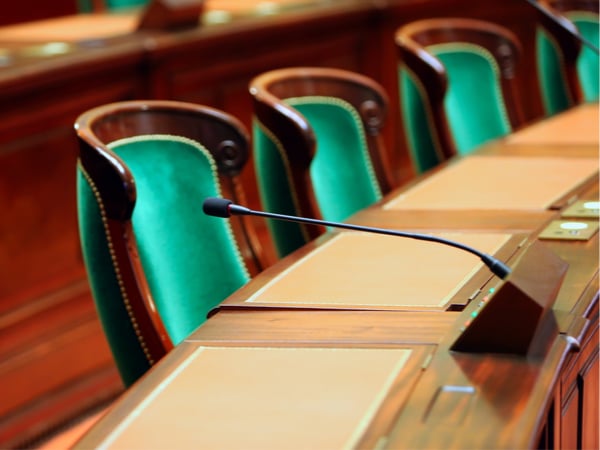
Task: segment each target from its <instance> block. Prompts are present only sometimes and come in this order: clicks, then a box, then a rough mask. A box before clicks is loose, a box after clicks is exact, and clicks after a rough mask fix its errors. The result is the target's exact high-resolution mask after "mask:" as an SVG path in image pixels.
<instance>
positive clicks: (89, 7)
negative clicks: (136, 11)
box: [77, 0, 150, 13]
mask: <svg viewBox="0 0 600 450" xmlns="http://www.w3.org/2000/svg"><path fill="white" fill-rule="evenodd" d="M77 2H78V5H79V11H81V12H84V13H89V12H104V11H118V10H122V9H127V8H137V7H141V6H145V5H147V4H148V3H150V0H77Z"/></svg>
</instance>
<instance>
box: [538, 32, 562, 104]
mask: <svg viewBox="0 0 600 450" xmlns="http://www.w3.org/2000/svg"><path fill="white" fill-rule="evenodd" d="M536 53H537V71H538V77H539V82H540V88H541V92H542V100H543V102H544V109H545V111H546V115H548V116H551V115H553V114H556V113H558V112H560V111H564V110H565V109H567V108H569V106H570V105H571V100H570V99H569V93H568V84H567V80H566V76H565V72H564V69H563V67H564V63H563V61H562V59H561V56H560V49H559V47H558V44H557V43H556V42H554V40H553V39H552V38H551V37H550V36H549V35H548V33H546V32H545V31H544V30H543V29H541V28H539V29H538V30H537V33H536Z"/></svg>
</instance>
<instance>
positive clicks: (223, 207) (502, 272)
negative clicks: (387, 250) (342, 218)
mask: <svg viewBox="0 0 600 450" xmlns="http://www.w3.org/2000/svg"><path fill="white" fill-rule="evenodd" d="M202 210H203V211H204V213H205V214H207V215H209V216H215V217H223V218H228V217H231V216H232V215H233V216H258V217H266V218H269V219H276V220H284V221H287V222H298V223H306V224H309V225H321V226H327V227H334V228H343V229H347V230H354V231H364V232H367V233H377V234H387V235H390V236H399V237H406V238H411V239H417V240H421V241H431V242H439V243H440V244H444V245H449V246H451V247H456V248H459V249H461V250H464V251H467V252H469V253H472V254H474V255H476V256H478V257H479V258H480V259H481V261H483V263H484V264H485V265H486V266H487V267H488V268H489V269H490V271H491V272H492V273H493V274H494V275H496V276H498V277H499V278H501V279H503V280H504V279H506V278H507V277H508V275H509V274H510V272H511V269H510V267H508V266H507V265H506V264H504V263H503V262H502V261H500V260H499V259H497V258H494V257H493V256H491V255H488V254H487V253H484V252H481V251H479V250H477V249H475V248H473V247H469V246H468V245H465V244H461V243H460V242H456V241H452V240H449V239H444V238H441V237H438V236H432V235H429V234H421V233H409V232H405V231H397V230H390V229H387V228H375V227H366V226H360V225H353V224H348V223H342V222H330V221H327V220H317V219H310V218H307V217H298V216H288V215H285V214H275V213H269V212H265V211H256V210H253V209H250V208H246V207H245V206H240V205H236V204H235V203H233V202H232V201H231V200H227V199H225V198H219V197H209V198H207V199H206V200H204V204H203V205H202Z"/></svg>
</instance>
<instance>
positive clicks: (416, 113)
mask: <svg viewBox="0 0 600 450" xmlns="http://www.w3.org/2000/svg"><path fill="white" fill-rule="evenodd" d="M395 42H396V48H397V52H398V83H399V92H400V101H401V108H400V109H401V116H402V123H403V127H404V131H405V135H406V138H407V145H408V148H409V151H410V154H411V158H412V159H413V162H414V166H415V169H416V171H417V172H418V173H421V172H423V171H425V170H428V169H430V168H431V167H433V166H435V165H437V164H438V163H440V162H441V161H443V160H445V159H447V158H450V157H452V156H454V155H456V154H466V153H469V152H471V151H472V150H473V149H474V148H476V147H477V146H479V145H481V144H483V143H484V142H485V141H487V140H490V139H494V138H497V137H500V136H502V135H505V134H507V133H509V132H511V131H512V130H513V129H514V128H516V127H518V126H520V125H522V124H523V123H524V118H523V114H522V106H521V103H520V101H519V99H518V92H517V76H518V71H519V70H520V69H519V59H520V57H521V53H522V50H521V44H520V42H519V41H518V39H517V37H516V36H515V35H514V34H513V33H512V32H511V31H509V30H507V29H505V28H504V27H502V26H499V25H497V24H494V23H490V22H487V21H482V20H475V19H464V18H438V19H426V20H419V21H416V22H412V23H409V24H406V25H403V26H401V27H400V28H399V29H398V30H397V31H396V34H395Z"/></svg>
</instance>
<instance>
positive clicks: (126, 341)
mask: <svg viewBox="0 0 600 450" xmlns="http://www.w3.org/2000/svg"><path fill="white" fill-rule="evenodd" d="M77 213H78V217H79V235H80V239H81V250H82V253H83V257H84V261H85V266H86V268H87V271H88V280H89V283H90V288H91V291H92V297H93V298H94V301H95V304H96V310H97V311H98V315H99V317H100V322H101V323H102V327H103V328H104V333H105V335H106V338H107V341H108V343H109V346H110V348H111V350H112V353H113V356H114V359H115V362H116V365H117V368H118V370H119V373H120V375H121V379H122V380H123V383H124V384H125V386H130V385H131V384H132V383H133V382H134V381H135V380H137V379H138V378H139V377H140V376H142V375H143V374H144V373H145V372H146V371H147V370H148V369H149V368H150V364H149V362H148V360H147V359H146V356H145V355H144V352H143V351H142V348H141V347H140V344H139V342H138V339H137V336H136V334H135V332H134V330H133V327H132V326H131V325H130V321H129V316H128V314H127V311H126V309H125V304H124V303H123V301H122V300H121V298H122V295H121V291H120V289H119V284H118V282H117V277H116V276H115V271H114V268H113V263H112V259H111V254H110V252H109V250H108V240H107V236H106V233H105V230H104V225H103V223H102V215H101V212H100V205H99V203H98V201H97V199H96V197H95V196H94V194H93V192H92V189H91V187H90V184H89V182H88V180H87V179H86V178H85V177H84V176H83V174H82V171H81V168H78V170H77Z"/></svg>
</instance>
